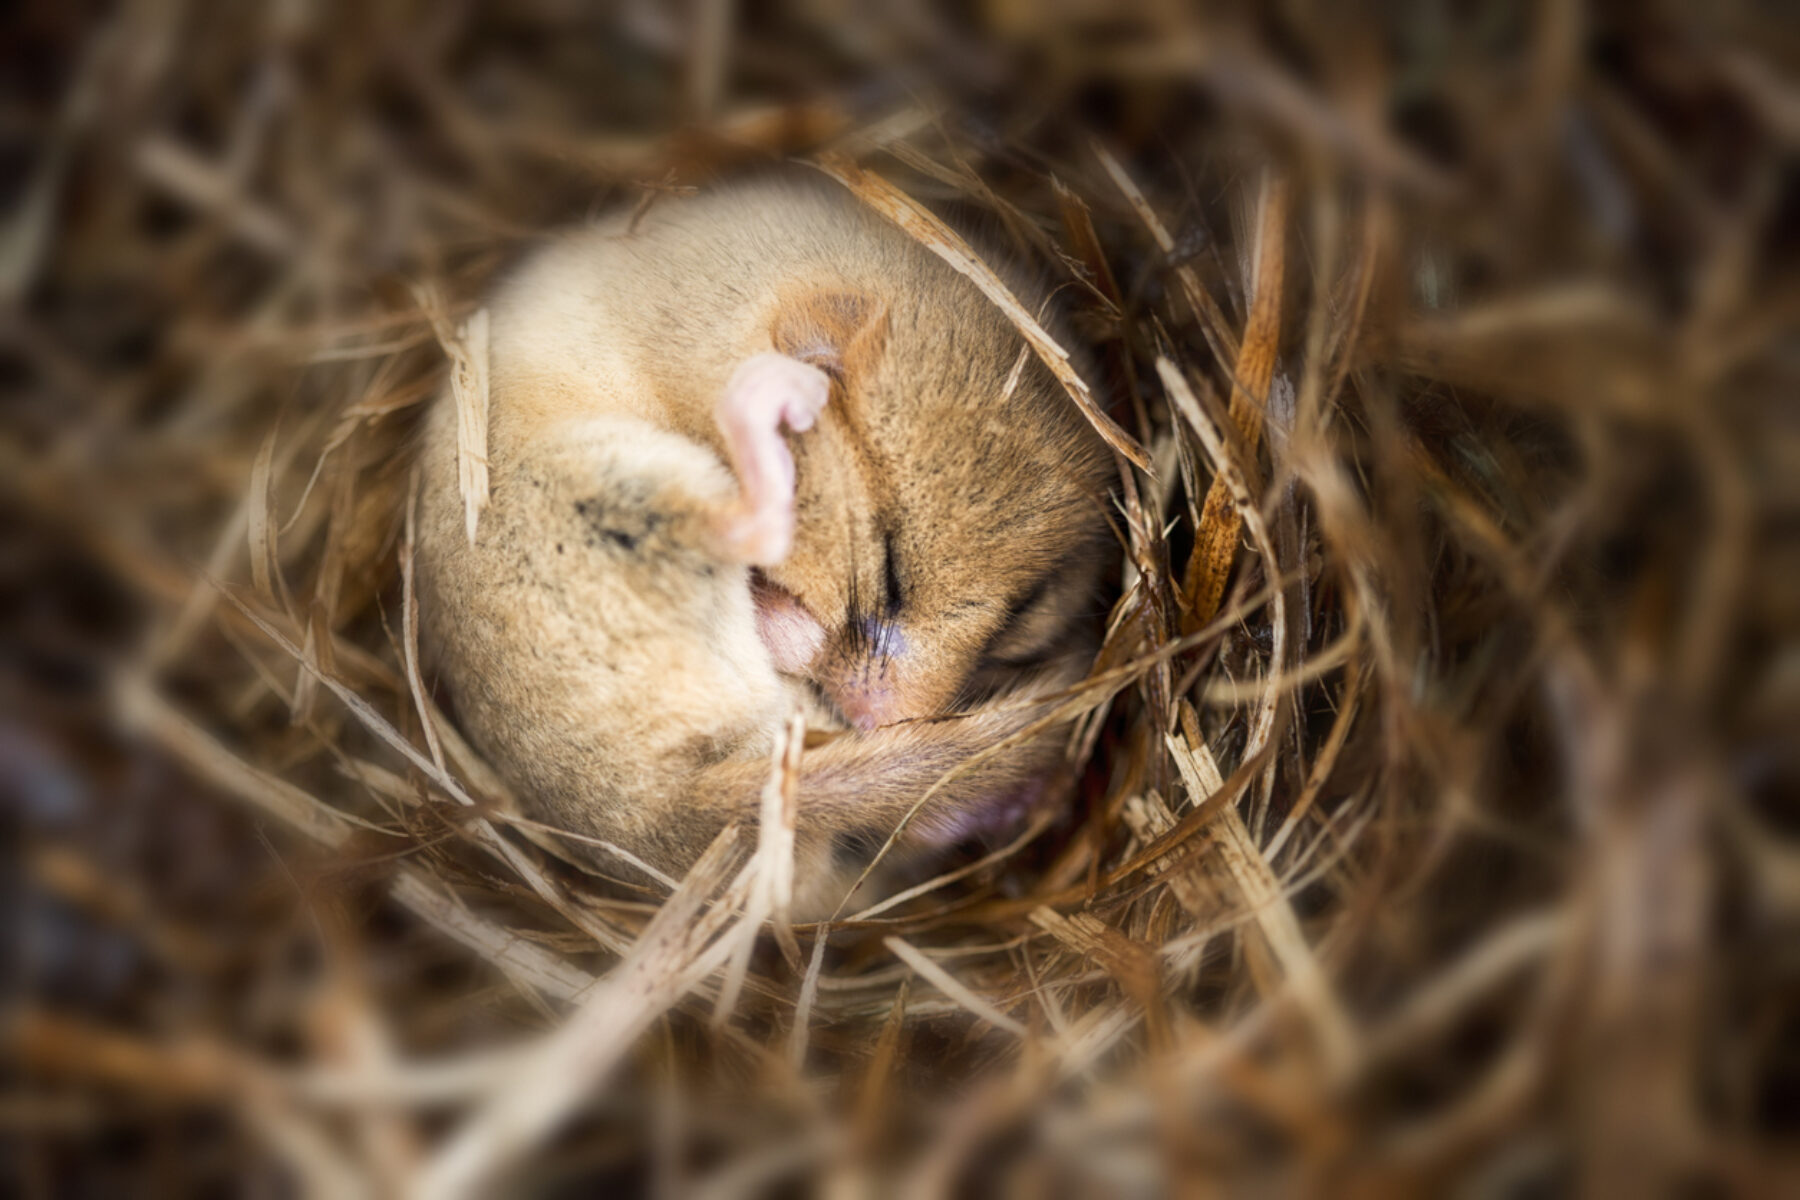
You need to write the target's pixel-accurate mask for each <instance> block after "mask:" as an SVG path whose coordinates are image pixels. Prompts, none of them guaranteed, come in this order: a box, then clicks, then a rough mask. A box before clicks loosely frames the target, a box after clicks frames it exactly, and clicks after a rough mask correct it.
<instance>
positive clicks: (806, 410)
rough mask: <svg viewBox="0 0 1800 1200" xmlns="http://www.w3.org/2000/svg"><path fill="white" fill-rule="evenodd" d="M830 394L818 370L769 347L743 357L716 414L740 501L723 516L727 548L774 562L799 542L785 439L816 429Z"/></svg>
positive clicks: (737, 555)
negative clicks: (786, 435) (784, 431)
mask: <svg viewBox="0 0 1800 1200" xmlns="http://www.w3.org/2000/svg"><path fill="white" fill-rule="evenodd" d="M830 394H831V381H830V378H829V377H828V376H827V375H826V374H825V372H823V371H821V370H820V369H819V368H817V367H814V366H809V365H808V364H806V363H803V362H800V361H798V360H797V359H792V358H789V357H787V356H786V355H784V354H776V353H774V352H768V353H763V354H757V355H754V356H752V357H750V358H747V359H745V360H744V361H743V362H742V363H740V364H739V365H738V368H737V370H736V371H734V372H733V373H732V376H731V380H730V382H728V383H727V384H726V385H725V392H724V394H723V395H721V396H720V397H719V404H718V408H717V410H716V417H717V420H718V422H719V430H720V432H721V433H723V434H724V436H725V450H726V454H727V456H728V457H729V458H730V459H731V466H732V469H733V470H734V471H735V472H736V473H737V477H738V498H737V500H736V501H735V502H734V503H733V504H731V505H730V506H729V507H728V508H727V509H726V511H725V512H724V513H723V514H722V515H721V518H720V526H719V536H720V541H721V542H722V543H723V549H724V551H725V553H726V554H727V555H728V556H730V557H732V558H734V559H737V560H738V561H740V562H745V563H749V564H751V565H753V566H773V565H775V564H776V563H779V562H781V561H782V560H783V559H785V558H786V557H787V555H788V551H789V550H790V549H791V548H792V546H793V542H794V457H793V455H792V454H791V453H789V451H788V447H787V442H786V440H785V439H784V438H783V436H782V432H781V431H782V427H783V426H786V427H787V428H789V429H792V430H794V431H795V432H796V433H803V432H805V431H806V430H808V429H811V428H812V427H813V423H814V422H815V421H816V420H817V419H818V416H819V413H820V412H822V411H824V408H825V402H826V400H827V399H828V398H829V396H830Z"/></svg>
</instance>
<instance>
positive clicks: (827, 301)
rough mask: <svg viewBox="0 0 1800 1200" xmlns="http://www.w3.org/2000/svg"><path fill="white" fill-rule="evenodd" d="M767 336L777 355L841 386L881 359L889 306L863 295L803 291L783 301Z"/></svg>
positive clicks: (844, 292) (857, 293)
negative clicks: (794, 360)
mask: <svg viewBox="0 0 1800 1200" xmlns="http://www.w3.org/2000/svg"><path fill="white" fill-rule="evenodd" d="M770 333H771V335H772V337H773V339H774V342H775V349H776V350H778V351H780V352H781V353H783V354H785V355H787V356H788V357H789V358H797V359H799V360H800V361H801V362H804V363H811V364H812V365H813V366H815V367H818V368H819V369H820V370H822V371H824V372H825V373H826V374H827V375H830V376H831V377H832V378H833V379H836V380H838V381H840V382H842V381H843V380H845V379H847V378H850V377H851V376H854V375H855V374H857V373H858V372H859V371H860V370H862V369H863V368H864V367H865V366H867V365H868V364H870V363H872V362H874V360H875V359H876V358H877V357H879V356H880V354H881V351H882V348H883V346H885V345H886V343H887V304H886V303H885V302H884V301H881V300H878V299H876V298H875V297H874V296H871V295H869V294H868V293H866V292H852V291H809V292H802V293H800V294H798V295H795V296H791V297H789V298H787V299H784V300H783V301H782V302H781V305H780V307H778V308H777V309H776V310H775V325H774V328H773V329H772V330H770Z"/></svg>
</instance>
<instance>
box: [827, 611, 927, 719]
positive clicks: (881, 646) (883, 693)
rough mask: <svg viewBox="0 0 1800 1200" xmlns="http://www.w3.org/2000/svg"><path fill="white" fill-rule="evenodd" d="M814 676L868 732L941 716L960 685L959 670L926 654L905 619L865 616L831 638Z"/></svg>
mask: <svg viewBox="0 0 1800 1200" xmlns="http://www.w3.org/2000/svg"><path fill="white" fill-rule="evenodd" d="M813 678H814V680H815V682H817V683H818V685H819V687H820V689H821V690H822V691H824V692H825V694H826V695H827V696H829V697H831V700H832V703H834V704H836V705H837V708H838V711H839V712H841V713H843V715H844V718H845V720H847V721H849V722H850V723H851V724H853V725H855V726H856V727H857V728H858V729H862V730H864V731H867V730H871V729H878V728H880V727H881V726H883V725H892V724H894V723H896V722H899V721H908V720H914V719H917V718H920V717H930V716H936V715H937V714H938V713H940V712H942V711H943V710H944V708H945V707H946V706H948V705H949V704H950V702H951V700H952V699H953V698H954V693H955V691H956V690H957V687H958V686H959V684H960V680H959V679H958V678H957V677H956V675H955V674H954V672H951V673H946V672H944V671H943V670H942V669H940V664H935V663H932V662H928V661H925V660H924V659H922V658H921V652H920V649H919V647H918V646H916V645H915V638H914V635H913V634H912V633H910V632H909V631H908V629H907V627H906V624H905V622H904V621H901V620H897V619H891V618H879V617H866V616H865V617H862V618H859V619H858V620H857V621H856V622H855V623H854V624H853V625H852V626H851V627H849V628H846V629H845V630H843V631H842V632H841V633H840V634H839V636H838V637H836V638H834V639H833V640H832V643H831V645H830V646H829V647H828V648H827V650H826V652H825V653H824V654H823V655H822V656H821V657H820V661H819V662H818V663H817V664H816V666H815V668H814V671H813Z"/></svg>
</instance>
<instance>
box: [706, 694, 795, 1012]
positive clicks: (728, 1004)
mask: <svg viewBox="0 0 1800 1200" xmlns="http://www.w3.org/2000/svg"><path fill="white" fill-rule="evenodd" d="M805 743H806V717H805V715H804V714H803V713H801V712H799V711H796V712H794V713H793V714H792V715H790V716H789V717H788V721H787V724H786V725H785V726H783V727H782V728H781V729H779V730H777V731H776V734H775V748H774V750H773V752H772V754H771V757H770V763H769V780H768V782H767V783H765V784H764V785H763V791H762V815H761V819H760V821H759V822H758V826H757V828H758V838H757V844H756V853H755V854H754V855H753V856H752V858H751V860H750V865H749V868H748V870H749V872H750V877H751V879H752V881H753V882H752V886H751V888H750V900H749V904H748V906H747V907H746V908H745V911H744V921H745V922H746V923H747V924H748V925H749V926H750V927H751V928H761V927H762V923H763V922H764V921H767V920H771V919H772V920H773V921H774V922H775V937H776V941H777V942H778V943H779V944H780V945H781V951H782V954H783V955H784V956H785V957H786V958H787V960H788V965H789V966H791V967H793V968H794V969H795V970H799V968H800V947H799V943H798V942H796V941H795V940H794V929H793V926H792V925H791V924H790V923H789V921H788V919H787V918H788V908H789V906H790V905H791V904H792V902H793V898H794V825H795V820H796V813H797V807H796V801H797V799H798V797H799V793H800V756H801V753H802V751H803V750H804V747H805ZM755 945H756V943H755V940H754V939H752V938H745V939H743V940H742V941H741V942H740V943H739V944H738V948H737V952H736V953H735V954H733V955H732V957H731V961H730V963H729V964H728V965H727V966H726V968H725V979H724V982H723V983H722V984H721V985H720V987H719V995H718V999H717V1000H716V1001H715V1003H714V1004H713V1012H712V1026H713V1028H714V1029H717V1028H719V1027H720V1026H722V1025H724V1024H725V1022H727V1021H729V1020H730V1019H731V1016H732V1014H733V1013H734V1012H735V1011H736V1010H737V1001H738V992H739V991H740V990H741V989H742V988H743V986H744V976H745V974H746V973H747V972H748V971H749V969H750V952H751V951H752V950H753V949H755Z"/></svg>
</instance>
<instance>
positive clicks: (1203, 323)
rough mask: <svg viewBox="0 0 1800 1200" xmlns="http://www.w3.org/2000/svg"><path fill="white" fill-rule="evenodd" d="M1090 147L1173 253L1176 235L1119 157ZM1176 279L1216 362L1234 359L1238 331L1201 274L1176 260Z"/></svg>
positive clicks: (1096, 145) (1098, 146) (1141, 217)
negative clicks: (1205, 283) (1158, 214)
mask: <svg viewBox="0 0 1800 1200" xmlns="http://www.w3.org/2000/svg"><path fill="white" fill-rule="evenodd" d="M1093 151H1094V157H1095V158H1097V159H1099V161H1100V166H1101V167H1102V168H1104V169H1105V171H1106V173H1107V175H1108V176H1109V177H1110V178H1111V179H1112V181H1113V184H1114V186H1116V187H1117V188H1118V189H1119V193H1120V194H1121V195H1123V196H1124V197H1125V200H1126V202H1127V203H1129V204H1130V205H1131V208H1132V211H1133V212H1135V213H1137V215H1138V220H1140V221H1142V222H1143V224H1144V228H1145V229H1147V230H1149V232H1150V236H1151V238H1153V239H1154V240H1155V242H1156V245H1157V247H1158V248H1159V249H1161V250H1162V252H1163V253H1164V254H1165V255H1170V256H1172V255H1173V254H1174V253H1175V238H1174V237H1173V236H1172V235H1171V234H1170V233H1169V230H1168V227H1167V226H1165V225H1164V224H1163V223H1162V219H1161V218H1160V217H1158V216H1157V215H1156V210H1155V209H1154V208H1152V207H1151V206H1150V201H1148V200H1147V199H1145V198H1144V193H1143V191H1142V190H1141V189H1140V188H1139V187H1138V185H1137V182H1136V181H1135V180H1133V179H1132V178H1131V176H1130V174H1129V173H1128V172H1127V171H1126V170H1125V168H1124V167H1123V166H1122V165H1121V164H1120V163H1119V160H1118V159H1116V158H1114V157H1113V156H1112V155H1111V154H1110V153H1108V152H1107V150H1106V147H1104V146H1102V145H1101V144H1100V143H1098V142H1095V143H1093ZM1175 280H1176V282H1177V283H1179V284H1180V285H1181V294H1182V295H1183V296H1184V297H1185V298H1186V299H1187V302H1188V306H1189V307H1190V308H1192V309H1193V310H1194V319H1195V320H1196V321H1197V322H1198V323H1199V325H1200V332H1201V334H1202V335H1203V336H1204V337H1205V338H1206V344H1207V345H1208V346H1209V347H1211V349H1212V352H1213V354H1214V355H1215V356H1216V357H1217V358H1218V360H1219V362H1220V363H1222V364H1226V365H1228V366H1229V365H1230V364H1232V363H1235V362H1237V360H1238V340H1237V334H1236V333H1235V332H1233V330H1232V328H1231V322H1230V321H1228V320H1226V319H1225V313H1224V310H1222V309H1221V308H1220V307H1219V304H1218V301H1216V300H1214V299H1213V298H1212V293H1210V292H1208V291H1207V290H1206V288H1205V287H1204V286H1203V285H1202V284H1201V283H1200V276H1199V275H1198V274H1197V273H1196V272H1195V270H1194V268H1193V267H1191V266H1189V265H1188V264H1187V263H1178V264H1177V265H1176V266H1175Z"/></svg>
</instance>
